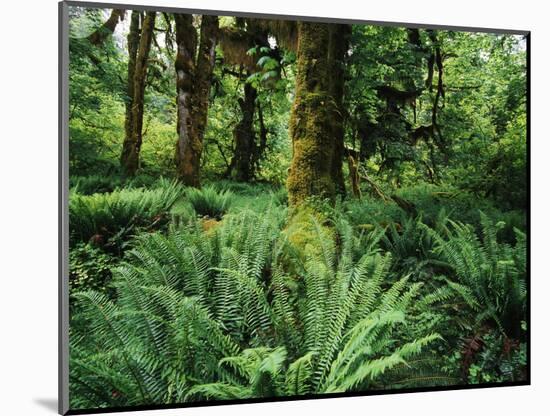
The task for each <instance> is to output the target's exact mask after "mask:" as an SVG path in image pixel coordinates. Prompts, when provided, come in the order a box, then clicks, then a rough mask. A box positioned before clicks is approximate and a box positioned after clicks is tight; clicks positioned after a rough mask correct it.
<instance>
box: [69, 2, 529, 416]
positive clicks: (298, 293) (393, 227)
mask: <svg viewBox="0 0 550 416" xmlns="http://www.w3.org/2000/svg"><path fill="white" fill-rule="evenodd" d="M434 23H437V22H434ZM60 24H61V51H60V58H61V66H62V67H61V74H60V76H61V82H62V85H63V89H62V92H61V99H60V100H61V121H60V123H61V127H60V128H61V135H62V140H61V149H60V151H61V155H62V157H61V161H62V162H61V167H60V176H61V193H62V196H63V199H62V211H61V215H62V218H63V227H62V230H61V253H60V257H61V259H62V260H61V273H62V280H61V292H60V293H61V305H60V309H61V334H60V335H61V343H62V345H61V350H60V356H61V361H62V365H61V369H60V374H61V377H60V380H61V385H60V395H61V397H60V403H61V405H60V412H61V413H70V414H77V413H93V412H101V411H116V410H139V409H152V408H168V407H186V406H205V405H214V404H230V403H243V402H259V401H277V400H295V399H311V398H323V397H338V396H349V395H369V394H386V393H396V392H401V393H402V392H415V391H430V390H441V389H460V388H473V387H493V386H503V385H521V384H528V383H529V343H528V341H529V323H528V316H529V302H528V300H529V290H528V289H529V273H528V270H529V265H528V244H529V238H528V229H529V170H528V162H529V158H528V128H529V120H528V113H529V111H528V110H529V96H528V82H529V80H528V63H529V61H528V59H529V56H528V51H529V33H528V32H521V31H508V30H497V29H474V28H446V27H438V26H423V25H414V24H406V23H399V24H397V23H383V22H359V21H342V20H336V19H332V20H331V19H319V18H310V17H292V16H268V15H267V16H266V15H263V16H260V15H253V14H244V13H243V14H238V13H230V12H214V11H191V10H177V9H167V8H161V7H145V6H127V5H102V4H99V3H95V4H94V3H79V2H64V3H61V5H60Z"/></svg>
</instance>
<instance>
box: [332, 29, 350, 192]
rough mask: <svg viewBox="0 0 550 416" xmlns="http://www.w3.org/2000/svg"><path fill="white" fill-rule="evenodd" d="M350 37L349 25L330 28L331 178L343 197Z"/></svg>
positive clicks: (344, 187)
mask: <svg viewBox="0 0 550 416" xmlns="http://www.w3.org/2000/svg"><path fill="white" fill-rule="evenodd" d="M350 36H351V26H350V25H334V26H332V31H331V36H330V43H329V62H330V64H331V67H332V70H331V73H332V76H331V81H332V88H331V90H332V91H331V94H332V97H333V99H334V105H333V106H332V110H333V115H332V126H333V130H334V154H333V159H332V165H331V167H332V177H333V178H334V184H335V187H336V193H338V194H340V195H345V193H346V186H345V184H344V175H343V172H342V163H343V159H344V114H345V109H344V104H343V100H344V80H345V65H346V62H345V60H346V56H347V51H348V49H349V39H350Z"/></svg>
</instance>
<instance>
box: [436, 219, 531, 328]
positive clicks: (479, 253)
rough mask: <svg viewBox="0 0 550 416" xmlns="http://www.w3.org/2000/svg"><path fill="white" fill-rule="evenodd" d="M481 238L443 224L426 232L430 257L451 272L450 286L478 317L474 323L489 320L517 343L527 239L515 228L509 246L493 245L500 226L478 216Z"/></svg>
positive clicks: (467, 228)
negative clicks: (430, 245) (432, 247)
mask: <svg viewBox="0 0 550 416" xmlns="http://www.w3.org/2000/svg"><path fill="white" fill-rule="evenodd" d="M480 216H481V225H482V237H481V238H480V237H478V235H477V234H476V233H475V231H474V229H473V228H472V227H471V226H469V225H464V224H460V223H456V222H453V221H448V225H447V226H445V227H444V229H443V231H440V232H437V231H435V230H432V229H428V232H429V233H430V235H431V237H432V238H433V239H434V241H435V252H436V253H437V254H438V255H439V256H440V257H441V259H442V260H443V261H445V262H447V264H448V266H450V267H451V268H452V270H453V271H454V274H455V276H456V279H447V282H448V284H449V286H450V287H451V288H452V289H453V290H454V291H455V293H456V294H458V295H459V296H460V297H461V298H462V299H463V300H464V301H465V303H466V304H467V305H468V306H469V307H470V308H471V309H473V310H474V311H476V312H477V321H478V323H483V322H486V321H491V322H492V323H493V324H494V325H496V326H497V327H498V329H499V330H500V331H501V332H502V333H504V334H506V335H507V336H509V337H513V338H516V339H517V338H519V335H520V330H521V321H522V320H524V319H525V314H526V296H527V290H526V281H525V278H526V274H525V273H526V262H527V258H526V257H527V249H526V236H525V234H524V233H523V232H521V231H520V230H518V229H515V230H514V231H515V233H516V244H515V245H514V246H512V245H510V244H507V243H500V242H499V241H498V236H497V235H498V231H499V230H500V229H502V228H503V227H504V223H503V222H498V223H496V224H494V223H493V222H492V221H491V220H490V219H489V218H488V217H487V216H486V215H485V214H484V213H482V212H481V213H480Z"/></svg>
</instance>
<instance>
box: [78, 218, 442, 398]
mask: <svg viewBox="0 0 550 416" xmlns="http://www.w3.org/2000/svg"><path fill="white" fill-rule="evenodd" d="M286 218H287V214H286V210H284V209H281V207H277V208H276V209H272V210H270V211H268V212H267V213H265V214H257V213H255V212H253V211H248V210H246V211H242V212H239V213H238V214H227V215H226V216H224V220H223V222H222V223H221V225H220V226H219V227H217V228H216V229H215V230H214V231H213V233H211V234H209V235H205V233H204V232H203V231H202V229H201V226H200V224H199V223H195V224H194V228H193V227H185V228H179V229H177V230H174V231H173V232H171V233H169V234H168V235H166V236H165V235H162V234H159V233H153V234H143V235H141V236H140V237H138V238H137V240H136V241H135V248H134V249H133V250H131V251H130V252H129V253H128V256H127V261H126V262H125V263H124V264H123V265H122V266H120V267H119V268H117V269H116V270H115V271H114V278H113V284H114V286H115V287H116V291H117V294H116V297H115V299H109V298H107V297H106V296H105V295H103V294H100V293H97V292H93V291H85V292H81V293H78V294H76V295H75V296H76V297H77V298H78V300H79V304H80V305H81V308H80V310H79V312H78V314H77V315H76V316H74V317H73V325H72V333H71V363H70V369H71V376H70V382H71V393H72V396H71V401H72V403H71V404H72V407H73V408H87V407H104V406H120V405H133V404H148V403H157V404H158V403H174V402H182V401H185V400H197V399H204V398H206V399H223V398H244V397H270V396H278V395H301V394H315V393H323V392H341V391H353V390H363V389H368V388H385V387H386V386H385V384H384V383H382V382H381V381H380V379H381V375H382V374H385V375H387V376H388V377H390V376H391V374H392V372H393V371H395V372H396V374H397V372H402V371H403V367H404V366H408V365H407V362H408V361H409V360H412V358H413V357H414V356H419V354H420V353H421V352H422V351H425V352H426V351H427V350H426V348H427V347H428V346H429V345H432V344H433V343H434V342H435V341H436V340H438V339H439V338H440V337H439V336H438V335H437V334H435V333H431V332H428V331H426V332H425V333H423V334H421V335H419V336H417V335H416V334H414V335H411V336H407V335H406V334H407V333H409V331H408V328H409V327H408V325H409V324H408V318H407V317H408V315H409V314H410V312H411V310H412V309H411V308H412V307H413V306H414V304H416V303H418V302H424V303H425V304H426V305H428V304H430V302H431V301H430V299H426V298H425V296H423V295H421V294H420V290H419V289H420V285H419V284H408V277H404V278H401V279H399V280H398V281H397V282H396V283H394V284H392V285H389V286H388V285H387V284H386V276H387V274H388V269H389V267H390V262H391V256H390V255H389V254H385V255H383V254H381V253H379V252H377V250H376V249H375V248H374V245H373V246H372V248H371V249H369V250H368V251H366V252H364V253H363V254H361V255H360V256H358V255H357V253H358V252H360V251H361V250H359V249H358V245H362V244H363V243H364V241H362V240H361V239H360V238H357V236H356V235H354V232H353V230H352V228H351V227H350V225H349V224H347V223H346V222H344V221H339V222H338V223H337V224H335V225H333V226H331V227H333V228H334V230H333V231H332V232H331V234H335V235H336V236H337V238H336V239H325V238H324V237H326V233H325V229H326V225H322V224H321V223H320V222H319V221H318V220H316V219H314V218H310V219H309V221H310V227H311V229H312V230H314V233H315V235H316V236H317V237H316V238H315V239H313V240H311V242H310V244H312V245H316V246H317V247H316V249H314V250H308V251H307V253H309V254H308V255H307V256H305V257H304V256H303V255H302V254H301V253H299V252H298V250H297V249H296V247H295V246H294V245H293V244H292V243H291V242H290V241H289V239H288V237H287V234H285V233H283V232H282V230H283V227H284V226H285V220H286ZM398 329H399V331H398ZM410 334H413V331H410ZM410 368H413V367H410ZM106 386H107V387H106Z"/></svg>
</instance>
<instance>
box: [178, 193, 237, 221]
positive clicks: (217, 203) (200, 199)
mask: <svg viewBox="0 0 550 416" xmlns="http://www.w3.org/2000/svg"><path fill="white" fill-rule="evenodd" d="M232 199H233V193H232V192H231V191H227V190H225V191H223V190H222V191H218V190H217V189H216V188H215V187H213V186H205V187H203V188H202V189H197V188H188V189H187V190H186V192H185V201H186V202H189V203H190V204H191V205H192V207H193V208H194V210H195V212H196V213H197V214H198V215H200V216H201V217H210V218H216V219H218V220H219V219H221V218H222V216H223V215H224V214H225V213H226V212H227V211H228V210H229V207H230V206H231V203H232Z"/></svg>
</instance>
